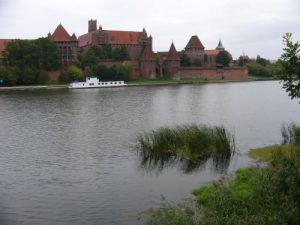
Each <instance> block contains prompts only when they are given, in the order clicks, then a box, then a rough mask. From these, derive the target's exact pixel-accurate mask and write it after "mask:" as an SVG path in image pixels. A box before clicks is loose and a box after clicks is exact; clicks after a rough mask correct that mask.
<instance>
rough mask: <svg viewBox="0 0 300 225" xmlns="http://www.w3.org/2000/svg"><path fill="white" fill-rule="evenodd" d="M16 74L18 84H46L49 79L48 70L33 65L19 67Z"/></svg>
mask: <svg viewBox="0 0 300 225" xmlns="http://www.w3.org/2000/svg"><path fill="white" fill-rule="evenodd" d="M16 74H17V84H20V85H33V84H44V83H46V82H47V81H48V74H47V72H46V71H44V70H39V69H36V68H32V67H25V68H23V69H19V70H17V73H16Z"/></svg>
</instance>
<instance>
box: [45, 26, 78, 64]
mask: <svg viewBox="0 0 300 225" xmlns="http://www.w3.org/2000/svg"><path fill="white" fill-rule="evenodd" d="M48 38H49V40H51V41H53V42H54V43H55V44H56V45H57V47H58V51H59V54H60V56H61V63H62V66H63V67H67V66H69V65H71V64H72V63H73V62H74V61H75V59H76V57H77V53H78V40H77V37H76V35H75V34H74V33H73V35H72V36H71V35H69V33H68V32H67V31H66V29H65V28H64V27H63V26H62V25H61V24H59V25H58V26H57V27H56V29H55V31H54V32H53V34H51V33H50V32H49V34H48Z"/></svg>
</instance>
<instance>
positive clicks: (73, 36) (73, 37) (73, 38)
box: [71, 33, 77, 41]
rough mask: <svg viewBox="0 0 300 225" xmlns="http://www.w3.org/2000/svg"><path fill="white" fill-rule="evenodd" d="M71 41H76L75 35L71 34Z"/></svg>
mask: <svg viewBox="0 0 300 225" xmlns="http://www.w3.org/2000/svg"><path fill="white" fill-rule="evenodd" d="M71 41H77V37H76V35H75V33H73V35H72V37H71Z"/></svg>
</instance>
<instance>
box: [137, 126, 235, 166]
mask: <svg viewBox="0 0 300 225" xmlns="http://www.w3.org/2000/svg"><path fill="white" fill-rule="evenodd" d="M138 149H139V150H140V151H141V152H150V153H155V154H157V155H161V154H166V155H171V156H177V157H180V158H185V159H191V160H197V159H199V158H203V157H207V156H209V157H213V156H228V155H232V154H233V153H234V150H235V144H234V138H233V136H232V135H230V134H229V132H228V131H227V130H226V129H225V128H224V127H208V126H196V125H184V126H177V127H175V128H169V127H161V128H159V129H157V130H152V131H150V132H147V133H144V134H141V135H140V136H139V137H138Z"/></svg>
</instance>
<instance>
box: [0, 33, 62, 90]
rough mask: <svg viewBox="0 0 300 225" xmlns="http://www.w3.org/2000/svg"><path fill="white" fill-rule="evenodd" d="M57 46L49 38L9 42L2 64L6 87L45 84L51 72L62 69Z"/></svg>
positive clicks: (0, 77) (3, 80)
mask: <svg viewBox="0 0 300 225" xmlns="http://www.w3.org/2000/svg"><path fill="white" fill-rule="evenodd" d="M60 66H61V65H60V58H59V53H58V49H57V46H56V45H55V44H54V43H53V42H51V41H49V39H48V38H38V39H36V40H14V41H11V42H8V43H7V45H6V48H5V51H4V52H3V59H2V63H1V64H0V80H1V81H2V82H1V83H3V84H4V85H7V86H9V85H32V84H44V83H46V82H47V81H48V73H47V71H49V70H57V69H59V68H60Z"/></svg>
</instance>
